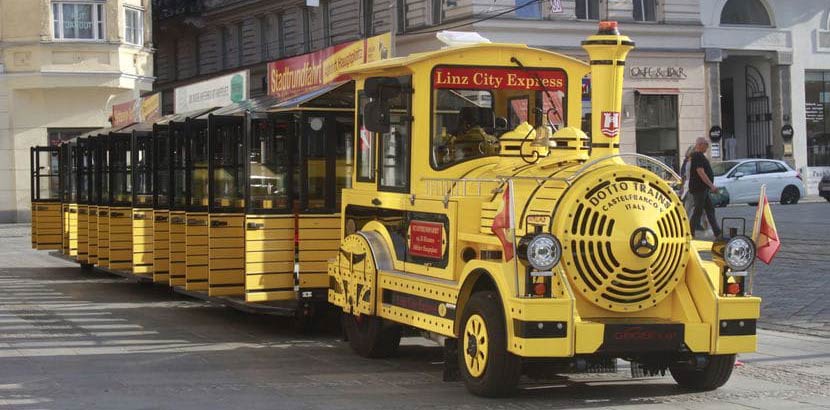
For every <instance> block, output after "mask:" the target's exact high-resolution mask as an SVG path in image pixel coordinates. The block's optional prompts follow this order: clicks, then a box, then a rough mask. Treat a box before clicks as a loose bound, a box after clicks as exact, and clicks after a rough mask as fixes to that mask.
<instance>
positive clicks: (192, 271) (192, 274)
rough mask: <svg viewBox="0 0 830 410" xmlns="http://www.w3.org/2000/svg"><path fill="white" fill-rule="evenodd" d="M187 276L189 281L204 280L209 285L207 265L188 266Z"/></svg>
mask: <svg viewBox="0 0 830 410" xmlns="http://www.w3.org/2000/svg"><path fill="white" fill-rule="evenodd" d="M185 278H186V279H187V281H188V282H192V281H200V280H204V281H205V285H207V279H208V267H207V266H188V267H187V272H185Z"/></svg>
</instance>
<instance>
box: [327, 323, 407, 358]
mask: <svg viewBox="0 0 830 410" xmlns="http://www.w3.org/2000/svg"><path fill="white" fill-rule="evenodd" d="M341 319H342V322H343V331H344V332H345V333H346V337H347V338H348V339H349V345H350V346H351V347H352V350H354V351H355V353H357V354H359V355H361V356H363V357H371V358H383V357H389V356H392V355H394V354H395V353H396V352H397V351H398V346H400V344H401V327H400V326H398V325H393V324H390V323H388V322H387V321H385V320H383V319H381V318H379V317H377V316H367V315H360V316H355V315H353V314H351V313H345V312H344V313H343V314H342V316H341Z"/></svg>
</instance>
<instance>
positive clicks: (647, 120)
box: [636, 95, 680, 170]
mask: <svg viewBox="0 0 830 410" xmlns="http://www.w3.org/2000/svg"><path fill="white" fill-rule="evenodd" d="M636 144H637V153H639V154H645V155H648V156H651V157H654V158H656V159H658V160H660V161H661V162H663V163H664V164H666V165H668V166H670V167H672V169H675V170H678V169H679V166H680V164H679V161H680V159H679V157H678V145H679V142H678V133H677V96H676V95H640V96H639V97H637V133H636Z"/></svg>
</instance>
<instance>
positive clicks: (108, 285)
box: [0, 204, 830, 410]
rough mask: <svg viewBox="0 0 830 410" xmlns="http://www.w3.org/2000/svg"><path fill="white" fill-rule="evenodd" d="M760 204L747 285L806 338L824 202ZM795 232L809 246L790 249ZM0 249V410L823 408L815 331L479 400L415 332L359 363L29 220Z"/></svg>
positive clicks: (826, 349) (825, 378)
mask: <svg viewBox="0 0 830 410" xmlns="http://www.w3.org/2000/svg"><path fill="white" fill-rule="evenodd" d="M815 205H825V204H815ZM791 210H792V212H790V211H791ZM746 212H749V213H750V214H751V209H750V208H748V207H746V208H729V209H727V210H721V213H722V214H723V215H726V214H733V213H734V214H736V215H737V214H741V213H746ZM775 212H776V218H777V222H778V225H779V227H780V228H781V231H782V236H783V237H784V241H785V252H784V253H782V254H781V255H779V257H778V258H777V259H776V261H775V263H774V264H773V265H772V266H771V267H770V268H763V269H762V270H761V272H760V274H759V276H758V279H757V282H756V284H757V287H756V293H758V294H761V295H764V296H765V298H766V299H765V305H764V314H765V315H768V316H770V317H772V318H774V319H772V320H771V321H769V322H768V324H769V325H770V326H772V325H780V326H781V327H782V328H786V329H796V330H798V331H801V332H808V331H809V332H815V331H816V327H815V326H812V327H811V326H805V325H803V324H801V323H800V322H798V321H797V320H802V319H799V318H802V317H805V318H804V319H803V320H805V321H808V322H810V321H815V320H816V319H815V318H822V320H824V321H825V323H826V314H827V312H826V310H822V309H820V308H821V307H823V306H826V304H822V303H821V300H822V297H823V296H822V295H824V294H826V292H825V291H824V287H823V286H821V284H819V283H816V282H815V280H816V278H822V277H826V275H825V274H824V273H825V272H824V270H823V266H824V264H821V263H820V261H825V260H827V250H826V248H825V247H822V246H821V245H820V244H821V243H822V241H824V238H825V237H826V235H827V229H826V224H825V227H824V228H821V227H820V226H819V224H820V223H821V222H820V221H821V219H820V217H821V216H822V215H823V212H826V211H825V208H819V207H817V206H813V205H809V206H808V205H804V206H796V207H788V208H778V207H776V208H775ZM807 221H809V222H807ZM790 224H793V225H794V224H799V225H798V226H799V228H795V227H788V225H790ZM796 233H798V235H796ZM796 239H798V240H801V241H805V242H807V243H809V244H810V245H809V246H810V248H809V249H812V250H813V252H815V253H816V254H819V253H820V252H821V251H822V249H824V251H823V252H824V253H823V254H820V255H813V254H810V253H809V252H805V251H804V249H792V248H791V244H792V243H795V240H796ZM0 244H1V245H0V409H5V408H8V409H20V410H35V409H85V410H86V409H176V410H187V409H199V410H203V409H231V408H234V409H236V408H240V409H242V408H244V409H246V410H255V409H294V408H304V409H328V408H338V409H361V410H364V409H397V408H415V409H421V408H430V409H434V408H437V409H470V410H473V409H475V410H478V409H542V408H575V407H579V408H592V409H593V408H597V409H612V408H623V407H630V406H633V405H636V406H638V408H641V407H642V408H646V409H725V408H729V409H733V408H760V409H778V408H785V407H786V408H792V409H817V408H829V407H830V397H828V396H830V391H829V390H828V389H827V386H828V385H830V344H828V343H827V339H825V338H821V337H815V336H809V335H803V334H793V333H783V332H776V331H761V332H760V334H759V349H758V350H759V351H758V353H754V354H747V355H742V356H741V357H740V360H741V361H742V363H741V365H740V366H738V367H736V369H735V372H734V373H733V376H732V378H731V380H730V382H729V383H728V384H727V385H726V386H724V387H723V388H721V389H719V390H717V391H714V392H708V393H690V392H688V391H684V390H682V389H679V388H678V387H676V386H675V385H674V383H673V381H672V380H671V378H670V377H656V378H646V379H638V380H632V379H630V378H629V377H628V375H627V374H628V369H627V368H626V367H625V366H626V365H625V363H624V362H620V363H621V368H620V370H619V371H618V372H617V373H616V374H602V375H573V376H570V377H566V378H562V379H561V380H558V381H556V382H555V383H549V384H529V383H528V384H524V385H523V390H522V392H521V393H520V394H519V395H518V396H517V397H514V398H511V399H508V400H485V399H480V398H476V397H473V396H471V395H469V394H467V392H466V391H465V389H464V387H463V385H462V384H461V383H445V382H442V381H441V369H442V364H441V360H442V355H441V350H440V349H439V348H436V347H432V346H430V345H429V343H428V342H426V341H425V340H424V339H420V338H407V339H406V340H405V341H404V345H403V346H402V347H401V352H400V355H399V356H398V357H395V358H391V359H387V360H368V359H363V358H360V357H357V356H356V355H354V354H353V353H352V352H351V351H350V350H349V348H348V346H347V345H346V344H345V343H343V342H342V341H340V339H339V337H338V336H337V335H336V334H331V333H325V332H324V333H322V334H317V335H315V336H305V335H299V334H297V333H295V332H294V331H292V330H291V328H292V326H291V323H290V322H289V321H288V320H285V319H281V318H275V317H268V316H261V315H254V314H246V313H241V312H237V311H234V310H230V309H227V308H225V307H222V306H218V305H214V304H211V303H208V302H203V301H198V300H194V299H190V298H186V297H183V296H180V295H176V294H172V293H170V291H169V290H168V289H166V288H164V287H156V286H146V285H138V284H136V283H134V282H132V281H130V280H127V279H123V278H120V277H114V276H110V275H106V274H103V273H99V272H83V271H81V270H80V269H79V268H78V266H77V265H76V264H73V263H69V262H66V261H63V260H61V259H57V258H55V257H52V256H48V255H47V253H46V252H35V251H32V250H31V249H29V227H28V225H0ZM807 259H810V260H815V262H805V261H806V260H807ZM823 280H824V282H823V283H825V284H826V278H825V279H823ZM814 306H817V307H819V309H816V308H814ZM808 313H809V315H810V317H812V319H807V318H806V316H807V315H808Z"/></svg>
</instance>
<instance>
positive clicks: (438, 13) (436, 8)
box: [431, 0, 452, 25]
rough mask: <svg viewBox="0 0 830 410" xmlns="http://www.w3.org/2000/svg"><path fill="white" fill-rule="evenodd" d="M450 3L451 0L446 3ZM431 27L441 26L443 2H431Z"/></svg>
mask: <svg viewBox="0 0 830 410" xmlns="http://www.w3.org/2000/svg"><path fill="white" fill-rule="evenodd" d="M450 2H452V0H450V1H448V2H447V3H450ZM431 4H432V25H438V24H441V23H442V22H443V21H444V17H445V16H444V14H445V13H444V0H432V2H431Z"/></svg>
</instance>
